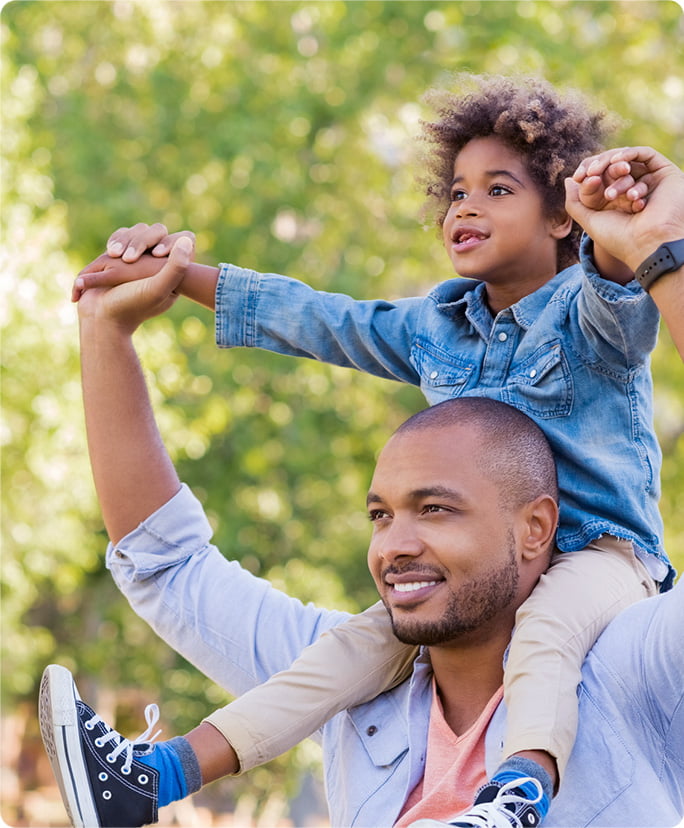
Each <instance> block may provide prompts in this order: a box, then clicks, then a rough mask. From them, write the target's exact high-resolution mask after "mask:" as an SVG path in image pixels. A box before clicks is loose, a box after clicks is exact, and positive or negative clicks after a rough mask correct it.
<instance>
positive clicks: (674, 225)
mask: <svg viewBox="0 0 684 828" xmlns="http://www.w3.org/2000/svg"><path fill="white" fill-rule="evenodd" d="M598 159H599V168H601V167H602V166H603V167H606V166H610V165H612V164H622V163H626V164H628V165H629V168H630V170H632V171H634V172H636V178H635V184H634V187H632V188H629V187H628V188H627V190H626V191H625V194H626V195H627V197H628V199H629V200H630V201H632V200H633V201H634V203H635V204H637V203H638V202H639V201H640V200H641V201H643V206H642V207H641V208H640V209H637V210H636V211H634V210H633V211H631V212H626V211H622V210H609V209H602V208H592V207H588V206H587V205H586V204H584V203H583V202H582V200H581V198H580V196H579V190H580V187H581V185H580V184H579V183H578V182H577V180H576V179H575V177H574V176H573V177H572V178H567V179H566V180H565V192H566V200H565V208H566V210H567V211H568V213H569V214H570V215H571V216H572V217H573V218H574V219H575V221H577V222H578V224H580V225H581V226H582V227H583V228H584V230H585V231H586V232H587V233H588V234H589V235H590V236H591V238H592V239H593V240H594V243H595V244H596V243H598V244H600V245H602V246H603V247H604V248H605V249H606V250H607V251H608V253H610V254H611V255H613V256H615V257H616V258H618V259H620V260H622V261H624V262H625V263H626V264H627V265H628V266H629V267H630V268H631V270H633V271H634V270H636V269H637V268H638V267H639V265H640V264H641V263H642V262H643V261H644V260H645V259H646V258H647V257H648V256H650V255H651V254H652V253H653V252H654V251H655V250H656V249H657V247H658V246H659V245H661V244H663V243H664V242H668V241H675V240H677V239H681V238H682V237H683V236H684V172H683V171H682V170H680V169H679V167H677V166H676V165H675V164H673V163H672V161H670V160H669V159H667V158H666V157H665V156H664V155H662V154H661V153H659V152H656V150H654V149H652V148H651V147H623V148H622V149H618V150H610V151H608V152H607V153H602V154H601V156H598ZM593 169H595V168H592V167H591V165H588V167H587V172H589V173H591V172H593ZM609 189H610V188H609ZM630 189H633V190H635V192H634V193H633V194H632V195H633V196H634V198H632V195H630V192H629V191H630ZM607 200H608V201H612V200H614V199H611V198H607Z"/></svg>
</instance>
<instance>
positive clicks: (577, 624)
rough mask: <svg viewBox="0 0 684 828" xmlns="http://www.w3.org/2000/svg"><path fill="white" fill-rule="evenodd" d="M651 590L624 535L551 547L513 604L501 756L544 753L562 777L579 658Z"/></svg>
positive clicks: (572, 729) (573, 726) (572, 731)
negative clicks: (577, 546)
mask: <svg viewBox="0 0 684 828" xmlns="http://www.w3.org/2000/svg"><path fill="white" fill-rule="evenodd" d="M656 592H657V588H656V585H655V583H654V581H653V579H652V578H651V577H650V575H649V574H648V572H647V571H646V568H645V567H644V565H643V564H642V563H641V561H640V560H639V559H638V558H637V557H636V555H635V554H634V551H633V548H632V543H631V541H626V540H620V539H618V538H615V537H613V536H610V535H604V536H602V537H601V538H599V539H598V540H596V541H593V542H592V543H591V544H590V545H589V546H588V547H587V548H586V549H583V550H580V551H578V552H566V553H557V554H556V556H555V557H554V559H553V561H552V564H551V567H550V568H549V570H548V572H547V573H546V574H545V575H542V577H541V579H540V581H539V583H538V584H537V586H536V587H535V589H534V590H533V592H532V594H531V595H530V597H529V598H528V599H527V601H525V603H524V604H523V605H522V606H521V607H520V609H519V610H518V614H517V616H516V627H515V631H514V634H513V638H512V641H511V647H510V650H509V654H508V662H507V664H506V670H505V676H504V697H505V700H506V706H507V708H508V724H507V737H506V742H505V744H504V752H503V755H504V757H510V756H511V755H513V754H518V753H520V752H522V751H533V750H534V751H545V752H547V753H549V754H550V755H551V756H553V757H554V758H555V760H556V764H557V770H558V779H559V782H560V780H561V779H562V776H563V773H564V771H565V767H566V764H567V761H568V758H569V756H570V752H571V751H572V747H573V744H574V741H575V735H576V731H577V686H578V684H579V682H580V679H581V666H582V663H583V661H584V658H585V656H586V654H587V652H588V651H589V649H590V648H591V646H592V645H593V643H594V641H596V639H597V638H598V636H599V635H600V633H601V632H602V631H603V629H604V628H605V627H606V625H607V624H608V622H609V621H611V619H613V618H614V617H615V616H616V615H617V614H618V613H619V612H620V610H622V609H624V608H625V607H627V606H629V605H630V604H632V603H634V602H635V601H638V600H640V599H641V598H646V597H648V596H650V595H654V594H655V593H656Z"/></svg>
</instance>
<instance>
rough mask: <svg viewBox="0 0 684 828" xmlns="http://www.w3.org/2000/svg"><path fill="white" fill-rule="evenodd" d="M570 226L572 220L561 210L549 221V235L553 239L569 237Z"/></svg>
mask: <svg viewBox="0 0 684 828" xmlns="http://www.w3.org/2000/svg"><path fill="white" fill-rule="evenodd" d="M572 224H573V220H572V219H571V218H570V216H569V215H568V214H567V213H566V212H565V210H562V211H561V212H560V213H558V214H557V215H556V216H554V217H553V218H552V219H551V235H552V236H553V238H554V239H564V238H565V237H566V236H569V235H570V231H571V230H572Z"/></svg>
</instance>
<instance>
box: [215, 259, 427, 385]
mask: <svg viewBox="0 0 684 828" xmlns="http://www.w3.org/2000/svg"><path fill="white" fill-rule="evenodd" d="M422 307H423V300H422V299H420V298H415V299H400V300H398V301H396V302H387V301H383V300H376V301H357V300H354V299H352V298H351V297H349V296H345V295H344V294H339V293H326V292H324V291H317V290H314V289H313V288H311V287H309V286H308V285H306V284H304V283H303V282H300V281H298V280H296V279H290V278H287V277H285V276H278V275H276V274H262V273H257V272H256V271H253V270H246V269H244V268H238V267H235V266H234V265H226V264H224V265H221V272H220V274H219V280H218V284H217V288H216V341H217V343H218V345H219V346H220V347H223V348H234V347H248V348H263V349H264V350H268V351H274V352H276V353H279V354H287V355H289V356H298V357H307V358H309V359H316V360H319V361H321V362H328V363H331V364H333V365H340V366H343V367H346V368H356V369H357V370H359V371H364V372H365V373H368V374H374V375H375V376H379V377H384V378H385V379H393V380H397V381H399V382H408V383H411V384H413V385H418V384H419V382H420V376H419V374H418V373H417V371H416V370H415V368H414V366H413V365H412V364H411V360H410V355H411V346H412V343H413V340H414V336H415V331H416V328H417V326H418V319H419V316H420V313H421V310H422Z"/></svg>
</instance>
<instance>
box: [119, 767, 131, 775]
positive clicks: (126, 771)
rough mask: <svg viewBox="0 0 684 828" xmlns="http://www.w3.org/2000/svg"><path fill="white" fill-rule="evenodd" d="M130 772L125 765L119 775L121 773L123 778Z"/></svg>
mask: <svg viewBox="0 0 684 828" xmlns="http://www.w3.org/2000/svg"><path fill="white" fill-rule="evenodd" d="M130 772H131V769H130V768H127V767H126V766H125V765H124V766H123V767H122V768H121V773H122V774H123V775H124V776H128V774H129V773H130Z"/></svg>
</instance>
